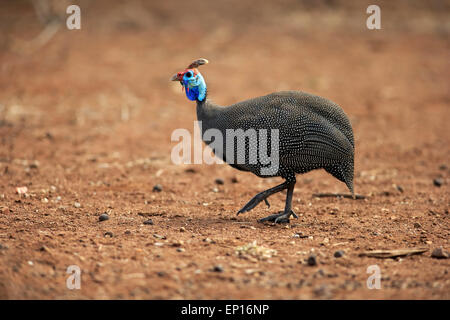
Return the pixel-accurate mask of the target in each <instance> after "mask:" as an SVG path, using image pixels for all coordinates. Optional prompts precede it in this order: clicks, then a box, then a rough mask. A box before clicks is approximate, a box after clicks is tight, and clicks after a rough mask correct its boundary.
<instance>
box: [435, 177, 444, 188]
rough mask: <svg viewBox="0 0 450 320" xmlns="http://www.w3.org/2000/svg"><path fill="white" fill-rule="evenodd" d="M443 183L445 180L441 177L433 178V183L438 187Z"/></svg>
mask: <svg viewBox="0 0 450 320" xmlns="http://www.w3.org/2000/svg"><path fill="white" fill-rule="evenodd" d="M442 183H443V181H442V179H441V178H436V179H434V180H433V184H434V185H435V186H436V187H440V186H442Z"/></svg>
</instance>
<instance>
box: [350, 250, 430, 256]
mask: <svg viewBox="0 0 450 320" xmlns="http://www.w3.org/2000/svg"><path fill="white" fill-rule="evenodd" d="M426 251H428V248H407V249H393V250H373V251H365V252H361V253H360V254H359V256H360V257H374V258H396V257H403V256H411V255H414V254H422V253H424V252H426Z"/></svg>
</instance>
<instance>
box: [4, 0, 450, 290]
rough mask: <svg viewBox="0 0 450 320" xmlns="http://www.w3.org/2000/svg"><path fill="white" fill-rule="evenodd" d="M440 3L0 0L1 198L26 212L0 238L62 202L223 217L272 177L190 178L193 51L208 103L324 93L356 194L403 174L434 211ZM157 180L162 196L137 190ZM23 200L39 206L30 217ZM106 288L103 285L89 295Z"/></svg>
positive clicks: (74, 215)
mask: <svg viewBox="0 0 450 320" xmlns="http://www.w3.org/2000/svg"><path fill="white" fill-rule="evenodd" d="M70 4H77V5H78V6H79V7H80V8H81V29H80V30H68V29H67V27H66V19H67V17H68V16H69V15H68V14H67V13H66V8H67V6H68V5H70ZM371 4H377V5H378V6H380V8H381V27H382V29H381V30H369V29H367V27H366V20H367V18H368V17H369V14H367V13H366V9H367V7H368V6H369V5H371ZM449 13H450V2H449V1H442V0H432V1H420V0H417V1H415V0H409V1H406V0H404V1H400V0H399V1H376V3H375V2H374V1H371V0H370V1H369V0H368V1H365V0H362V1H343V0H321V1H310V0H279V1H246V0H228V1H200V0H189V1H171V0H164V1H138V0H132V1H106V0H96V1H88V0H85V1H81V0H80V1H76V0H74V1H64V0H60V1H56V0H55V1H51V0H47V1H46V0H34V1H28V0H2V1H0V138H1V143H0V193H1V194H2V200H1V201H2V203H1V205H2V208H6V209H7V210H11V211H13V210H16V212H17V210H18V211H19V212H21V211H23V210H25V212H24V216H23V217H22V219H24V220H22V221H16V220H11V219H12V218H10V217H9V216H3V217H2V218H1V219H2V220H1V222H2V225H1V227H0V230H2V231H3V232H4V233H3V235H4V237H7V236H6V234H8V232H9V231H10V230H11V229H10V228H13V227H15V228H16V229H18V230H22V229H26V230H33V226H35V227H36V228H37V226H36V223H42V225H45V226H48V225H49V223H50V225H51V223H53V222H54V221H55V220H54V219H56V218H55V217H57V216H59V215H58V214H59V212H60V211H58V210H63V211H64V210H67V207H66V209H64V208H65V207H64V206H69V207H72V203H73V201H78V202H80V203H81V205H82V208H85V209H84V211H83V212H87V213H86V214H87V215H89V214H95V213H98V212H103V211H105V210H113V211H114V210H117V214H119V213H123V214H125V212H128V213H130V212H131V213H130V214H136V211H137V210H147V211H152V210H153V211H157V210H163V211H164V210H169V211H170V210H171V211H172V212H174V211H175V212H179V213H180V214H182V215H185V214H187V212H191V211H195V210H200V213H199V214H202V213H204V214H205V216H208V214H210V212H208V210H213V209H210V207H202V206H201V203H203V202H205V203H206V202H214V201H216V202H218V203H222V207H221V210H222V211H223V210H226V211H227V212H228V213H229V212H234V211H233V210H234V209H237V206H239V205H240V204H242V203H243V201H244V200H247V198H249V197H250V196H252V195H253V194H254V193H256V192H258V191H261V190H263V189H266V188H267V187H269V186H272V185H274V183H275V181H272V180H271V179H266V180H263V179H256V178H254V177H252V176H251V175H246V174H238V173H237V172H235V171H234V170H233V169H232V168H229V167H227V166H219V165H214V166H202V167H201V168H200V167H196V168H195V172H196V179H193V178H192V176H190V175H189V172H191V173H192V171H193V170H190V171H189V172H186V171H185V170H186V168H185V166H175V165H174V164H172V163H171V161H170V152H171V148H172V147H173V143H171V141H170V136H171V133H172V131H173V130H174V129H177V128H187V129H188V130H190V131H192V130H193V121H194V120H196V114H195V104H194V103H192V102H190V101H188V100H187V99H186V97H185V95H184V94H183V93H182V92H181V88H180V85H179V84H178V83H172V82H170V81H169V79H170V77H171V76H172V75H173V74H174V73H175V72H178V71H181V70H182V69H184V68H185V67H186V66H187V65H188V64H189V63H190V62H191V61H192V60H193V59H196V58H200V57H203V58H207V59H208V60H209V61H210V64H208V65H207V66H203V67H202V68H201V72H202V74H203V75H204V77H205V79H206V82H207V84H208V93H209V98H210V99H212V100H214V101H215V102H216V103H219V104H221V105H228V104H231V103H235V102H238V101H242V100H245V99H248V98H252V97H255V96H259V95H264V94H268V93H271V92H274V91H278V90H302V91H306V92H310V93H313V94H317V95H320V96H323V97H326V98H328V99H331V100H333V101H335V102H336V103H338V104H339V105H341V106H342V107H343V109H344V110H345V112H346V113H347V114H348V115H349V117H350V119H351V121H352V124H353V128H354V131H355V137H356V159H355V161H356V177H355V180H356V181H355V186H356V187H355V188H356V192H357V193H361V194H365V195H379V194H380V193H381V192H391V193H392V192H398V191H397V189H393V187H392V186H393V185H403V186H405V185H406V186H407V188H406V189H407V190H408V192H409V193H408V195H407V198H408V199H417V202H416V203H415V204H414V206H415V207H418V206H420V205H422V206H427V205H433V206H438V207H439V206H441V208H442V207H444V206H445V205H446V203H447V204H448V202H447V200H448V195H447V193H446V192H445V191H443V189H442V188H441V189H433V188H434V187H433V183H432V181H433V179H441V180H440V181H441V184H444V185H445V184H446V181H447V176H448V168H447V166H446V164H447V163H448V159H449V155H450V147H449V145H450V144H449V142H450V131H449V130H450V129H449V126H448V124H449V120H450V117H449V103H450V93H449V87H450V77H449V75H450V19H449V17H450V14H449ZM220 176H222V177H227V178H228V177H233V176H237V177H238V178H239V181H240V183H239V184H235V185H233V187H230V189H225V191H226V192H224V193H223V194H221V192H222V191H223V190H219V194H217V193H214V192H211V189H212V188H213V187H214V182H213V180H214V179H212V177H220ZM299 181H300V183H298V184H297V189H296V192H297V194H298V195H302V196H303V195H305V194H306V195H307V196H308V197H309V196H310V193H311V191H312V192H319V191H326V192H346V190H345V186H344V185H343V184H339V183H337V182H336V181H335V180H333V178H331V177H329V176H327V175H325V174H323V173H316V172H313V173H311V174H309V175H307V176H305V177H303V176H302V177H300V178H299ZM157 183H158V184H161V185H162V186H163V188H164V191H165V192H162V193H160V194H158V195H157V196H156V197H155V195H154V194H153V195H152V197H151V198H149V196H148V195H149V194H152V193H151V192H152V188H153V186H154V185H155V184H157ZM52 185H53V186H55V187H56V190H58V194H59V196H62V200H61V201H62V202H64V201H66V202H65V204H62V203H57V204H55V205H52V206H50V205H49V204H47V202H45V200H44V197H45V199H47V201H50V202H49V203H53V202H52V201H59V200H57V197H56V195H53V196H52V195H48V194H46V195H45V196H44V195H43V194H41V190H49V188H50V186H52ZM19 186H28V189H29V190H30V193H31V194H33V193H34V194H35V195H36V196H35V197H36V198H35V199H37V200H36V201H34V202H33V201H31V200H30V201H31V203H30V204H29V206H28V207H27V206H25V205H23V204H20V203H17V202H14V200H15V196H14V194H15V188H16V187H19ZM226 188H228V187H227V186H226ZM427 188H431V189H427ZM386 190H387V191H386ZM393 190H394V191H393ZM427 190H432V191H433V192H437V193H434V194H433V195H432V196H429V194H430V193H429V192H428V191H427ZM44 193H45V192H44ZM143 194H146V195H147V196H144V195H143ZM52 197H53V198H52ZM144 197H145V199H144ZM41 198H42V199H41ZM244 198H245V199H244ZM446 199H447V200H446ZM41 200H42V201H41ZM144 200H145V201H144ZM397 200H398V201H403V200H404V201H406V200H405V199H404V198H402V199H397ZM281 201H282V200H281V198H280V203H281ZM299 201H304V200H299ZM305 201H307V200H305ZM377 201H378V202H377ZM377 201H375V202H372V203H376V204H377V205H378V206H383V205H393V203H392V202H389V200H388V204H383V203H384V202H383V201H385V198H382V199H381V200H380V199H378V200H377ZM55 203H56V202H55ZM389 203H390V204H389ZM199 204H200V205H199ZM300 204H305V203H304V202H300ZM61 207H63V209H61ZM199 207H200V209H199ZM411 208H412V207H411ZM6 209H2V210H6ZM378 209H379V208H376V209H374V210H378ZM35 210H41V211H40V212H42V210H45V212H47V213H49V216H39V219H42V220H36V219H37V217H36V216H33V215H32V214H33V212H35ZM318 210H319V209H318ZM364 210H366V211H367V212H368V211H370V210H372V209H371V207H366V209H364ZM411 210H412V209H411ZM64 212H66V211H64ZM377 212H378V211H377ZM424 212H426V210H425V209H424ZM447 212H448V211H447ZM27 214H29V215H28V216H27ZM230 214H233V213H230ZM405 214H408V212H406V213H405ZM65 217H70V219H69V221H70V222H68V223H69V225H70V226H71V228H73V230H72V231H73V232H74V233H76V232H78V231H76V230H79V232H89V231H88V230H89V228H90V227H86V226H85V227H83V223H85V221H84V220H79V219H83V218H82V217H80V216H79V215H78V212H74V211H73V208H72V211H71V210H69V211H68V213H67V212H66V215H65ZM121 217H122V216H121ZM126 217H127V215H126V214H125V216H123V217H122V218H123V219H125V220H126ZM249 219H253V220H255V219H256V216H255V217H254V216H250V218H249ZM125 220H124V221H125ZM253 220H252V221H253ZM31 221H34V223H32V222H31ZM388 221H390V220H388ZM24 223H25V225H26V227H24ZM56 224H57V223H56ZM124 224H125V222H124ZM80 226H81V227H83V228H82V230H81V229H79V228H80ZM61 228H63V229H64V228H65V227H61ZM355 233H357V231H355ZM438 233H439V232H438ZM2 237H3V236H2ZM34 237H35V235H33V233H32V231H30V233H26V234H25V235H24V236H23V237H21V240H22V241H28V240H29V241H30V242H31V243H34V242H33V241H35V240H34ZM67 237H68V235H67ZM5 239H6V238H5ZM27 239H28V240H27ZM11 241H13V240H11ZM24 243H25V242H24ZM36 245H37V244H36ZM12 246H13V247H14V244H12ZM17 246H18V247H20V246H21V244H20V243H18V244H17ZM22 249H23V250H25V251H26V250H27V249H26V247H22ZM83 250H84V249H83ZM86 250H87V249H86ZM18 252H22V251H18ZM4 259H6V258H4ZM8 259H9V260H8V261H9V263H11V264H14V263H16V260H14V259H16V258H15V257H14V256H13V255H11V256H10V257H8ZM55 263H56V264H57V262H55ZM2 265H8V263H7V261H6V260H4V263H3V264H2ZM86 268H88V267H87V266H86ZM92 268H94V267H92ZM8 270H9V269H8ZM24 279H25V278H23V277H17V278H16V283H22V284H23V286H21V285H17V287H14V286H12V285H11V286H9V285H8V290H6V292H7V295H9V296H14V297H19V298H22V297H24V296H26V294H28V293H25V292H29V291H27V290H26V289H24V288H27V287H29V286H30V283H31V282H30V281H31V280H24ZM21 281H22V282H21ZM36 281H37V280H36ZM4 286H5V285H4ZM37 287H38V286H37V285H36V288H37ZM0 289H1V288H0ZM36 290H37V291H35V293H34V294H35V295H37V296H38V297H43V296H46V293H45V292H44V293H43V292H41V291H39V290H40V289H39V290H38V289H36ZM105 290H106V289H105ZM111 290H112V291H111V292H113V290H115V289H114V288H112V289H111ZM0 292H1V290H0ZM3 292H5V291H3ZM38 292H40V293H38ZM193 292H194V291H193ZM230 292H231V291H230ZM30 294H31V293H30ZM102 294H104V296H105V297H112V296H114V295H110V294H108V293H105V292H103V293H98V295H96V296H95V297H99V296H103V295H102ZM127 294H128V291H127V293H125V294H124V296H125V297H128V295H127ZM198 294H200V293H198ZM31 295H32V294H31ZM86 295H87V296H89V293H86ZM174 296H176V295H171V296H170V297H174ZM183 297H186V295H184V296H183ZM191 297H194V298H195V297H197V296H196V295H195V294H194V295H192V296H191ZM206 297H214V295H209V296H206ZM232 297H237V296H236V295H235V296H232ZM269 297H273V296H269ZM358 297H361V296H358Z"/></svg>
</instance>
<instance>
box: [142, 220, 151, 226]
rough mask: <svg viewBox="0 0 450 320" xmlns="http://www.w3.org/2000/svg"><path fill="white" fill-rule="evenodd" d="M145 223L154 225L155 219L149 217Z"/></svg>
mask: <svg viewBox="0 0 450 320" xmlns="http://www.w3.org/2000/svg"><path fill="white" fill-rule="evenodd" d="M143 223H144V224H146V225H153V220H152V219H148V220H145V221H144V222H143Z"/></svg>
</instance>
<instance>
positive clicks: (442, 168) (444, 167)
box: [439, 164, 447, 170]
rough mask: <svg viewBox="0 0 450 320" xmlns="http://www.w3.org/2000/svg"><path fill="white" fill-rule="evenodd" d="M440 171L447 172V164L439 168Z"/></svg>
mask: <svg viewBox="0 0 450 320" xmlns="http://www.w3.org/2000/svg"><path fill="white" fill-rule="evenodd" d="M439 170H447V165H446V164H441V165H440V166H439Z"/></svg>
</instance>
